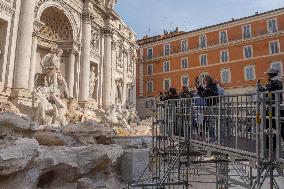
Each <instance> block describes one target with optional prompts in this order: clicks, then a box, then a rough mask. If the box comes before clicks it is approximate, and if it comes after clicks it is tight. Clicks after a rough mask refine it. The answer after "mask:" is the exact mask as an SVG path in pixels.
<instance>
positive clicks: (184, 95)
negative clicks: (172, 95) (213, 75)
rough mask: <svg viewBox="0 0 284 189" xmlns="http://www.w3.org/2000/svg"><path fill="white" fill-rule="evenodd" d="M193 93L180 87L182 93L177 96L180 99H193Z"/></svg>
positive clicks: (185, 87) (184, 87) (186, 88)
mask: <svg viewBox="0 0 284 189" xmlns="http://www.w3.org/2000/svg"><path fill="white" fill-rule="evenodd" d="M193 96H194V95H193V93H192V92H190V91H189V90H188V87H187V86H183V87H182V91H181V92H180V94H179V97H180V98H193Z"/></svg>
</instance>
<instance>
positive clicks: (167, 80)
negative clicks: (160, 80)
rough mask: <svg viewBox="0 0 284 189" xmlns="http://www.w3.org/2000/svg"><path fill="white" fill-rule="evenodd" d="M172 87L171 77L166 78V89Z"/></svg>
mask: <svg viewBox="0 0 284 189" xmlns="http://www.w3.org/2000/svg"><path fill="white" fill-rule="evenodd" d="M170 87H171V79H165V80H164V90H165V91H167V90H169V89H170Z"/></svg>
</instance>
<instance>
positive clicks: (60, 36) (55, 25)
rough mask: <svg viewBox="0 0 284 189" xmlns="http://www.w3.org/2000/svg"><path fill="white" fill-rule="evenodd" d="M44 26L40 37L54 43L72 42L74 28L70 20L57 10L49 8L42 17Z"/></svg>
mask: <svg viewBox="0 0 284 189" xmlns="http://www.w3.org/2000/svg"><path fill="white" fill-rule="evenodd" d="M40 21H41V22H42V23H44V25H43V26H41V27H40V28H39V35H40V36H41V37H43V38H45V39H49V40H52V41H72V39H73V36H72V27H71V24H70V22H69V20H68V18H67V17H66V16H65V15H64V14H63V12H62V11H60V10H58V9H57V8H53V7H49V8H47V9H45V11H44V12H43V13H42V15H41V20H40Z"/></svg>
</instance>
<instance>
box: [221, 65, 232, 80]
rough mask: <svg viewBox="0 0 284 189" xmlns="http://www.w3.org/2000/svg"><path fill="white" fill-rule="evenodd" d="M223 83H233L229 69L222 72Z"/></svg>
mask: <svg viewBox="0 0 284 189" xmlns="http://www.w3.org/2000/svg"><path fill="white" fill-rule="evenodd" d="M221 82H222V83H230V82H231V71H230V69H229V68H224V69H222V70H221Z"/></svg>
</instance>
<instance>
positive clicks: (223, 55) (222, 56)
mask: <svg viewBox="0 0 284 189" xmlns="http://www.w3.org/2000/svg"><path fill="white" fill-rule="evenodd" d="M220 59H221V62H222V63H225V62H228V61H229V51H228V50H223V51H221V52H220Z"/></svg>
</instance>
